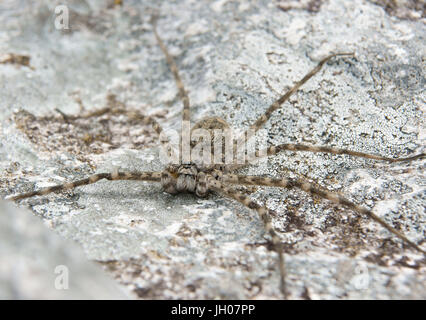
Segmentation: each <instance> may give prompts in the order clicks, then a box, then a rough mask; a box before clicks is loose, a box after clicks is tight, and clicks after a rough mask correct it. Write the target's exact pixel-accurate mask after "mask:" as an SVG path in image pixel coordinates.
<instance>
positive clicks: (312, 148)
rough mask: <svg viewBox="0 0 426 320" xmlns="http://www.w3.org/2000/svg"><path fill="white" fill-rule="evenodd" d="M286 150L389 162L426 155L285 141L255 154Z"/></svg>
mask: <svg viewBox="0 0 426 320" xmlns="http://www.w3.org/2000/svg"><path fill="white" fill-rule="evenodd" d="M284 150H289V151H307V152H322V153H331V154H347V155H350V156H354V157H361V158H367V159H374V160H383V161H389V162H400V161H411V160H416V159H423V158H424V157H425V156H426V154H425V153H421V154H417V155H415V156H411V157H406V158H387V157H383V156H379V155H375V154H369V153H364V152H358V151H352V150H348V149H338V148H333V147H327V146H310V145H305V144H291V143H284V144H280V145H278V146H271V147H268V148H267V149H266V152H265V150H264V151H263V152H259V151H256V153H255V155H256V157H259V156H260V155H266V156H272V155H275V154H277V153H279V152H281V151H284ZM247 161H248V162H249V161H250V159H248V160H247Z"/></svg>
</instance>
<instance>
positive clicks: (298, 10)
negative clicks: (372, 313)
mask: <svg viewBox="0 0 426 320" xmlns="http://www.w3.org/2000/svg"><path fill="white" fill-rule="evenodd" d="M57 4H59V2H57V3H53V4H52V2H51V1H39V2H36V3H32V4H30V5H27V6H19V5H18V4H16V5H15V4H14V3H13V2H10V4H1V5H0V6H3V8H2V9H3V10H0V12H1V13H0V25H2V26H3V28H2V30H0V39H1V40H2V41H0V52H5V53H16V54H27V55H30V56H31V60H30V64H31V66H32V67H33V68H34V70H32V69H30V68H28V67H25V66H17V65H13V64H0V83H1V84H2V85H1V86H0V95H1V97H2V99H1V101H0V110H1V111H2V112H1V113H0V114H1V117H2V120H3V122H2V135H1V146H0V167H1V169H2V172H3V174H2V177H1V181H2V185H1V187H2V189H1V192H2V194H3V195H6V194H10V193H17V192H24V191H27V190H32V189H34V188H41V187H44V186H47V185H52V184H57V183H63V182H64V181H69V180H73V179H79V178H82V177H85V176H87V175H89V174H90V173H93V172H103V171H111V170H114V169H115V168H121V169H132V170H154V169H161V168H162V164H161V161H160V160H161V159H159V156H158V148H156V145H158V143H157V141H156V140H157V139H158V137H157V136H156V134H155V132H154V131H153V130H152V129H150V128H148V127H146V126H142V125H137V124H134V123H130V122H127V119H126V118H120V117H117V118H114V117H111V116H110V115H105V116H103V117H102V118H101V120H94V122H93V124H89V123H88V122H84V121H82V122H80V123H79V124H78V125H74V124H66V123H64V121H63V119H62V120H61V117H60V116H59V114H58V113H57V112H56V113H55V111H54V109H55V108H58V109H60V110H61V111H62V112H64V113H66V114H78V113H79V112H80V105H79V103H78V99H76V98H75V97H79V98H80V99H81V101H82V104H83V105H84V107H85V108H86V110H96V109H99V108H102V107H104V106H105V105H106V103H107V96H108V95H109V94H114V95H115V96H116V99H117V100H118V101H121V102H123V103H124V104H125V105H126V107H128V108H129V109H138V110H140V111H141V112H142V113H144V114H147V115H153V116H154V117H155V118H156V119H157V120H158V121H159V122H160V124H161V125H162V126H163V127H164V128H166V129H178V128H179V125H180V116H181V109H182V103H181V102H180V101H179V99H178V96H177V90H176V85H175V83H174V81H173V77H172V75H171V73H170V71H169V69H168V67H167V64H166V62H165V59H164V56H163V54H162V52H161V51H160V49H159V47H158V45H157V43H156V41H155V38H154V36H153V33H152V28H151V25H150V23H149V20H150V17H151V15H152V14H153V13H158V14H159V21H158V24H159V26H158V29H159V32H160V35H161V37H162V38H163V40H164V41H165V43H166V45H167V47H168V48H169V50H170V52H171V53H172V54H173V55H174V56H175V57H176V62H177V64H178V66H179V69H180V74H181V77H182V78H183V81H184V83H185V86H186V89H187V90H188V91H189V97H190V100H191V104H192V108H191V113H192V117H193V119H194V120H196V119H201V118H202V117H205V116H219V117H222V118H224V119H225V120H226V121H228V122H229V123H230V124H231V125H232V126H233V127H236V128H245V127H247V126H248V125H249V124H251V123H253V121H254V120H255V119H256V118H257V117H259V116H260V115H261V114H262V112H263V111H264V110H265V109H266V108H267V106H268V105H269V104H270V103H272V102H273V101H274V99H276V98H277V97H279V95H280V93H281V92H283V91H285V89H287V88H289V87H291V86H292V85H293V83H294V82H295V81H297V80H299V79H301V78H302V77H303V75H304V74H306V73H307V72H308V71H309V70H310V69H312V68H313V67H314V66H315V65H316V63H317V62H318V61H319V60H320V59H321V58H322V57H324V56H326V55H327V54H329V53H330V52H355V57H354V58H339V59H334V60H332V61H331V62H330V63H328V65H327V66H325V68H324V70H322V71H321V72H320V73H319V74H318V75H316V76H315V77H314V78H313V79H311V80H310V81H309V82H308V83H306V85H304V86H303V88H302V89H301V90H300V91H299V92H298V93H297V94H295V95H294V96H292V98H290V101H289V102H287V103H285V104H284V105H283V106H282V108H281V109H280V110H278V111H276V112H275V113H274V114H273V116H272V118H271V119H270V121H269V122H268V123H267V124H266V126H265V129H266V130H267V134H266V137H267V138H268V142H269V143H272V144H279V143H290V142H293V143H294V142H300V143H306V144H315V145H330V146H335V147H341V148H342V147H343V148H350V149H353V150H357V151H363V152H369V153H375V154H382V155H384V156H389V157H403V156H407V155H411V154H417V153H421V152H422V146H423V145H424V132H425V131H424V120H423V119H424V114H423V113H424V86H425V81H424V73H423V70H424V62H423V60H422V59H423V53H424V50H425V45H424V41H423V39H424V34H425V26H424V24H423V23H422V21H416V20H415V19H414V20H399V19H397V18H395V17H390V16H388V15H387V13H386V12H385V11H384V10H383V9H382V8H381V7H379V6H376V5H374V4H372V3H369V2H365V1H357V2H354V1H337V0H331V1H326V2H323V3H322V4H321V5H320V6H317V7H316V9H315V10H313V9H312V10H311V9H309V6H308V7H304V6H300V7H297V6H292V5H291V4H290V5H287V6H285V10H283V7H282V6H281V7H280V5H279V3H278V2H271V1H257V2H253V3H250V2H246V1H223V0H218V1H214V2H212V1H190V0H187V1H179V2H176V3H174V2H170V1H159V2H156V4H152V2H151V1H124V5H123V6H122V7H111V8H107V6H106V5H105V4H104V2H103V1H93V2H92V1H91V2H86V1H73V2H72V5H71V4H70V5H69V9H70V12H71V14H70V27H71V29H69V30H57V29H55V26H54V19H55V15H54V10H55V5H57ZM8 5H9V7H6V6H8ZM280 8H281V9H280ZM18 109H24V110H26V111H28V112H31V113H33V114H34V115H35V118H31V117H30V118H28V115H26V114H23V113H18V116H16V115H15V118H14V119H12V120H11V117H12V114H13V112H14V111H16V110H18ZM51 115H56V118H55V119H56V120H54V121H53V120H52V121H51V122H49V121H47V120H46V119H47V118H45V119H42V118H41V117H43V116H51ZM26 119H27V120H28V119H30V121H27V120H26ZM58 119H59V120H58ZM85 132H89V133H90V136H96V132H105V136H107V138H105V141H103V142H100V141H94V142H91V140H87V139H86V138H85V137H86V136H85ZM141 133H142V134H141ZM108 134H110V135H111V137H109V136H108ZM86 142H87V143H86ZM242 172H244V173H250V174H262V175H268V176H296V173H299V174H302V175H304V176H305V177H307V178H308V179H311V180H312V181H315V182H316V183H318V184H320V185H323V186H326V187H327V188H328V189H330V190H334V191H338V192H341V193H343V194H345V195H347V196H348V197H349V198H350V199H351V200H353V201H354V202H356V203H359V204H363V205H364V206H366V207H368V208H371V209H372V210H373V211H374V212H376V213H377V214H378V215H379V216H381V217H382V218H384V219H385V220H386V221H387V222H388V223H390V224H392V225H394V226H395V227H397V228H398V229H399V230H401V231H402V232H404V233H405V234H406V235H407V236H408V237H409V238H410V239H412V240H413V241H416V242H418V243H420V242H422V241H424V234H425V218H426V216H425V212H424V206H425V190H424V181H425V179H424V170H423V167H422V161H415V162H412V163H398V164H391V165H389V164H386V163H379V162H373V161H370V160H364V159H358V158H353V157H348V156H333V155H325V154H311V153H304V152H300V153H291V152H285V153H282V154H280V155H278V156H276V157H272V158H270V159H269V160H268V161H267V162H264V163H262V164H261V165H258V166H251V167H249V168H248V169H245V170H244V171H242ZM295 172H296V173H295ZM252 197H253V198H255V199H257V200H258V201H263V202H265V203H266V204H267V206H268V207H269V208H271V209H273V210H275V211H276V212H277V214H276V216H274V217H273V223H274V227H275V228H276V229H277V231H278V232H279V234H280V236H281V237H282V239H283V242H285V243H286V252H287V254H286V264H287V268H288V279H287V282H288V289H289V292H290V298H294V299H299V298H314V299H425V298H426V290H425V268H424V262H423V261H424V260H423V259H424V258H423V256H422V255H421V254H419V253H417V252H415V251H413V250H411V249H409V248H407V247H406V246H403V245H402V244H401V241H399V240H398V239H395V237H394V236H392V235H390V234H389V233H388V232H387V231H386V230H384V229H383V228H381V227H380V226H377V225H376V224H375V223H374V222H372V221H370V220H369V219H368V218H366V217H360V216H359V215H358V214H355V213H353V212H351V211H350V210H347V209H345V208H341V207H336V206H333V205H331V204H330V203H328V202H327V201H324V200H320V199H316V198H312V197H311V196H310V195H306V194H304V193H303V192H301V191H298V190H277V189H272V188H258V190H257V191H256V192H254V193H253V194H252ZM21 204H22V205H24V206H28V207H30V208H31V209H32V211H33V212H34V214H35V215H37V216H38V217H40V218H41V219H43V220H44V221H45V223H46V224H48V225H49V227H51V228H52V229H54V230H55V231H56V232H57V233H59V234H60V235H61V236H63V237H64V238H68V239H73V240H75V241H77V242H78V243H79V244H80V245H81V247H82V248H83V249H84V251H85V253H86V256H87V257H88V258H89V259H91V260H95V261H98V262H100V263H101V264H102V265H103V266H104V269H105V271H106V272H107V273H111V274H113V275H114V277H115V278H116V279H117V281H118V282H119V283H121V284H122V285H123V286H125V287H127V288H128V289H130V290H132V292H133V293H134V295H135V296H137V297H140V298H161V299H164V298H173V299H174V298H199V299H203V298H256V299H260V298H267V299H270V298H281V295H280V292H279V288H278V281H279V275H278V271H277V268H276V256H275V254H274V253H273V252H271V251H269V250H268V249H267V245H266V239H265V238H267V236H265V234H264V231H263V226H262V223H261V222H260V221H259V219H258V217H257V216H256V213H255V212H252V211H250V210H248V209H246V208H244V207H242V206H240V205H239V204H236V203H234V202H233V201H230V200H228V199H225V198H222V197H221V196H218V195H212V196H210V197H209V198H207V199H198V198H196V197H195V196H192V195H178V196H171V195H169V194H166V193H164V192H162V191H161V188H160V186H159V185H157V184H149V183H144V182H131V181H120V182H109V181H101V182H98V183H96V184H94V185H90V186H86V187H81V188H78V189H76V190H73V191H71V192H68V193H61V194H57V195H49V196H46V197H36V198H32V199H28V200H24V201H22V202H21Z"/></svg>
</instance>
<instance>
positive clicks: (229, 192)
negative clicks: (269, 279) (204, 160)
mask: <svg viewBox="0 0 426 320" xmlns="http://www.w3.org/2000/svg"><path fill="white" fill-rule="evenodd" d="M207 183H208V188H209V189H211V190H214V191H216V192H218V193H221V194H223V195H225V196H227V197H229V198H231V199H234V200H237V201H238V202H240V203H242V204H243V205H245V206H246V207H248V208H250V209H254V210H256V211H257V213H258V214H259V217H260V219H261V220H262V221H263V223H264V226H265V230H266V232H267V233H269V235H270V236H271V238H272V244H273V246H274V250H275V252H276V253H277V254H278V265H279V270H280V279H281V282H280V290H281V292H282V293H283V295H284V298H287V290H286V285H285V278H286V271H285V263H284V253H283V245H282V242H281V239H280V237H279V236H278V234H277V233H276V232H275V230H274V227H273V226H272V222H271V210H269V209H268V208H267V207H266V206H261V205H259V204H258V203H256V202H254V201H253V200H251V199H250V198H249V197H248V196H246V195H244V194H242V193H241V192H239V191H237V190H235V189H234V188H231V187H228V186H226V185H224V184H223V183H222V182H220V181H219V180H217V179H215V178H214V177H213V176H208V177H207Z"/></svg>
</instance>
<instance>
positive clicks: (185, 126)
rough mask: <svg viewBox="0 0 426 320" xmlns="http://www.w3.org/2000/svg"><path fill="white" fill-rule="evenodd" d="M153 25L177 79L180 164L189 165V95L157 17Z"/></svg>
mask: <svg viewBox="0 0 426 320" xmlns="http://www.w3.org/2000/svg"><path fill="white" fill-rule="evenodd" d="M151 23H152V28H153V31H154V35H155V38H156V39H157V42H158V45H159V46H160V48H161V51H163V53H164V55H165V56H166V60H167V64H168V65H169V68H170V71H171V72H172V73H173V77H174V78H175V82H176V86H177V88H178V91H179V97H180V99H181V100H182V103H183V111H182V129H181V131H182V133H181V142H180V149H181V153H180V163H189V162H190V161H191V160H190V155H191V148H190V138H191V133H190V130H191V123H190V112H189V108H190V103H189V97H188V93H187V92H186V90H185V87H184V85H183V82H182V79H181V77H180V75H179V71H178V68H177V65H176V62H175V61H174V59H173V57H172V56H171V55H170V53H169V51H168V50H167V47H166V45H165V44H164V42H163V40H161V38H160V36H159V35H158V32H157V17H156V16H153V17H151Z"/></svg>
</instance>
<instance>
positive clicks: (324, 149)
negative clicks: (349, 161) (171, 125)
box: [9, 19, 425, 296]
mask: <svg viewBox="0 0 426 320" xmlns="http://www.w3.org/2000/svg"><path fill="white" fill-rule="evenodd" d="M152 22H153V32H154V35H155V37H156V39H157V41H158V44H159V46H160V48H161V50H162V51H163V53H164V55H165V57H166V60H167V64H168V65H169V67H170V71H171V72H172V74H173V76H174V78H175V81H176V85H177V88H178V91H179V96H180V98H181V100H182V103H183V112H182V131H181V137H180V146H179V157H177V158H176V157H175V159H178V161H177V163H173V164H169V165H167V166H166V168H165V169H164V170H162V171H155V172H121V171H114V172H111V173H96V174H94V175H92V176H90V177H87V178H85V179H82V180H78V181H74V182H69V183H66V184H61V185H56V186H52V187H47V188H44V189H40V190H36V191H31V192H28V193H22V194H18V195H15V196H11V197H9V199H11V200H20V199H24V198H29V197H33V196H37V195H47V194H49V193H51V192H59V191H62V190H69V189H73V188H76V187H79V186H83V185H88V184H92V183H96V182H97V181H99V180H102V179H107V180H139V181H148V182H154V183H160V184H161V186H162V188H163V190H164V191H165V192H167V193H169V194H179V193H193V194H195V195H196V196H198V197H201V198H204V197H206V196H207V195H208V194H209V193H210V192H215V193H219V194H222V195H224V196H226V197H228V198H231V199H233V200H236V201H238V202H240V203H241V204H243V205H244V206H246V207H248V208H250V209H253V210H255V211H256V212H257V213H258V216H259V218H260V220H262V222H263V223H264V227H265V231H266V233H267V234H268V235H269V237H270V242H271V243H272V245H273V246H272V247H273V250H274V251H275V253H276V254H277V257H278V267H279V268H278V269H279V273H280V288H281V291H282V293H283V295H284V296H286V294H287V291H286V289H285V277H286V270H285V263H284V252H283V251H284V250H283V244H282V240H281V238H280V237H279V235H278V234H277V233H276V232H275V230H274V228H273V224H272V221H271V216H272V213H273V212H272V211H271V210H270V209H268V208H267V207H266V206H265V205H263V204H259V203H258V202H256V201H254V200H252V199H251V198H250V197H249V196H247V195H245V194H243V193H241V192H240V191H238V190H237V189H236V187H237V186H241V185H242V186H268V187H277V188H288V189H289V188H298V189H300V190H302V191H304V192H306V193H309V194H311V195H316V196H319V197H320V198H323V199H327V200H329V201H331V202H333V203H335V204H338V205H342V206H345V207H347V208H349V209H351V210H353V211H355V212H357V213H359V214H361V215H364V216H367V217H369V218H370V219H372V220H374V221H376V222H377V223H379V224H380V225H381V226H382V227H384V228H386V229H387V230H388V231H389V232H391V233H392V234H393V235H395V236H397V237H398V238H399V239H401V240H402V241H404V242H405V243H406V244H408V245H409V246H410V247H412V248H414V249H415V250H417V251H419V252H421V253H423V254H424V253H425V251H424V250H423V249H422V248H421V247H420V246H419V245H418V244H416V243H414V242H412V241H410V240H409V239H408V238H407V237H406V236H405V235H404V234H402V233H401V232H400V231H398V230H396V229H395V228H394V227H392V226H391V225H389V224H388V223H386V222H385V221H384V220H383V219H382V218H380V217H379V216H377V215H376V214H375V213H373V212H372V211H371V210H369V209H367V208H364V207H363V206H361V205H358V204H355V203H353V202H352V201H350V200H348V199H347V198H345V197H343V196H342V195H340V194H338V193H335V192H331V191H329V190H327V189H326V188H323V187H319V186H317V185H316V184H314V183H311V182H308V181H306V180H305V179H302V178H269V177H262V176H245V175H239V174H235V173H233V171H234V170H235V169H238V168H241V167H244V166H245V165H247V164H248V163H250V160H251V159H250V158H248V159H245V161H246V162H244V163H243V164H240V163H230V164H226V165H225V164H224V162H223V161H219V162H220V163H215V162H209V163H206V162H203V161H200V162H198V161H195V160H192V159H191V156H192V152H193V151H194V150H195V147H196V144H195V143H194V141H193V140H191V135H192V134H193V133H195V129H205V130H207V131H209V130H210V131H212V130H215V129H220V130H226V129H228V128H229V125H228V124H227V123H226V122H225V121H224V120H222V119H218V118H207V119H204V120H201V121H199V122H198V123H196V124H195V125H194V126H193V127H192V128H191V123H190V112H189V110H190V103H189V98H188V95H187V92H186V91H185V89H184V86H183V83H182V80H181V78H180V76H179V73H178V68H177V66H176V63H175V62H174V60H173V58H172V56H171V55H170V54H169V52H168V51H167V48H166V46H165V44H164V43H163V41H162V40H161V38H160V37H159V35H158V33H157V30H156V24H155V19H153V21H152ZM338 56H350V57H353V54H351V53H337V54H330V55H329V56H327V57H325V58H323V59H322V60H321V61H320V62H319V63H318V64H317V66H316V67H315V68H313V69H312V70H311V71H310V72H308V73H307V74H306V75H305V76H304V77H303V78H302V79H301V80H300V81H298V82H296V83H295V85H294V86H293V87H292V88H291V89H290V90H288V91H287V92H286V93H285V94H284V95H282V96H281V97H280V98H278V99H277V100H276V101H275V102H274V103H272V104H271V105H270V106H269V108H268V109H266V111H265V113H264V114H263V115H262V116H260V117H259V118H258V119H257V120H256V121H255V122H254V123H253V124H252V125H251V126H250V127H249V128H248V129H247V130H246V132H245V134H244V136H243V139H244V141H245V142H246V141H248V139H250V137H251V136H253V135H254V134H255V133H256V132H257V131H258V130H259V129H260V128H261V127H262V126H263V125H264V124H265V122H267V121H268V120H269V118H270V117H271V115H272V114H273V113H274V111H275V110H277V109H278V108H279V107H280V106H281V105H282V104H283V103H284V102H286V101H287V100H288V99H289V97H290V96H291V95H292V94H294V93H295V92H296V91H297V90H298V89H299V88H300V87H301V86H302V85H303V84H304V83H306V82H307V81H308V80H309V79H310V78H311V77H313V76H314V75H315V74H317V73H318V72H319V71H320V70H321V68H322V67H323V66H324V65H325V64H326V63H327V62H328V61H330V60H331V59H333V58H335V57H338ZM102 112H104V113H105V112H111V113H113V114H128V111H126V110H124V109H122V108H115V109H114V108H112V109H111V108H110V109H105V110H101V112H93V113H92V114H89V115H87V116H85V117H86V118H89V117H95V116H98V115H99V114H101V113H102ZM131 116H132V118H134V119H138V120H140V121H142V122H144V123H147V124H151V125H152V126H153V128H154V129H155V131H157V133H158V134H160V133H161V132H162V128H161V126H160V125H159V124H158V123H157V122H156V121H155V120H154V119H153V118H151V117H146V116H143V115H139V114H137V115H135V114H132V115H131ZM68 118H69V120H70V121H71V120H72V118H71V117H68ZM217 139H218V138H217V137H216V136H214V137H213V140H210V142H207V145H208V147H212V144H211V141H217ZM161 141H162V143H163V144H165V145H167V143H168V140H167V139H166V140H161ZM204 142H206V141H204ZM231 147H232V148H231V149H233V151H234V154H235V151H241V150H239V147H240V146H239V145H238V144H235V141H234V143H233V144H232V145H231ZM167 150H168V151H170V149H169V148H168V147H167ZM220 150H222V151H223V150H224V149H220ZM287 150H289V151H292V152H300V151H302V152H320V153H330V154H345V155H350V156H356V157H362V158H368V159H373V160H381V161H388V162H397V161H414V160H418V159H422V158H424V156H425V155H424V154H423V153H422V154H417V155H414V156H410V157H406V158H398V159H394V158H388V157H383V156H380V155H372V154H367V153H363V152H359V151H352V150H347V149H337V148H333V147H328V146H310V145H302V144H281V145H277V146H268V147H267V148H266V150H263V151H264V152H263V153H260V152H256V154H255V156H258V155H260V154H263V155H265V156H273V155H276V154H277V153H279V152H283V151H287ZM171 153H174V151H173V150H172V151H171ZM188 153H189V154H188ZM211 155H212V154H211ZM212 156H213V155H212ZM188 159H189V160H188ZM219 159H221V160H223V159H224V154H223V153H222V154H221V155H220V156H219ZM232 159H233V160H234V158H232Z"/></svg>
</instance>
